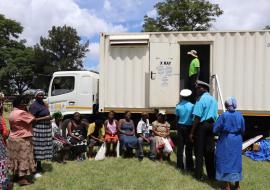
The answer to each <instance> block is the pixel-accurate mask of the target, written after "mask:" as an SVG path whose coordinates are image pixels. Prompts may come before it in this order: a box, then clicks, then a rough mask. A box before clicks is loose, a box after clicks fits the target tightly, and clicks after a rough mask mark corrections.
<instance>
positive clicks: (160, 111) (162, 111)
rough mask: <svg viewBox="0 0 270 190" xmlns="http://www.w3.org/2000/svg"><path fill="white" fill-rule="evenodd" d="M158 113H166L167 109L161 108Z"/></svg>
mask: <svg viewBox="0 0 270 190" xmlns="http://www.w3.org/2000/svg"><path fill="white" fill-rule="evenodd" d="M158 114H161V115H166V110H163V109H161V110H159V111H158Z"/></svg>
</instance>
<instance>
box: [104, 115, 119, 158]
mask: <svg viewBox="0 0 270 190" xmlns="http://www.w3.org/2000/svg"><path fill="white" fill-rule="evenodd" d="M104 126H105V142H106V146H107V152H106V155H107V156H116V146H117V143H118V121H117V120H116V119H114V112H113V111H110V112H109V115H108V119H107V120H106V121H105V123H104ZM111 146H112V151H111Z"/></svg>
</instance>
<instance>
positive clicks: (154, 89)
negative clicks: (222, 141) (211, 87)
mask: <svg viewBox="0 0 270 190" xmlns="http://www.w3.org/2000/svg"><path fill="white" fill-rule="evenodd" d="M191 49H195V50H197V52H198V55H199V59H200V61H201V77H202V80H204V81H206V82H210V78H211V76H212V75H218V77H219V80H220V87H221V90H222V93H223V96H224V98H226V97H229V96H234V97H236V99H237V100H238V109H239V110H240V111H242V112H243V113H244V114H245V115H250V116H257V115H261V116H267V115H270V98H269V95H270V85H269V84H268V82H269V81H270V31H227V32H226V31H224V32H213V31H211V32H209V31H205V32H169V33H165V32H161V33H124V34H105V33H102V34H101V36H100V65H101V70H100V72H101V75H100V86H99V87H100V88H99V89H100V96H99V98H100V99H99V104H100V111H109V110H115V111H117V112H123V111H125V110H131V111H133V112H142V111H153V109H154V108H164V109H167V110H168V111H173V109H174V108H175V105H176V104H177V103H178V102H179V91H180V89H182V88H184V87H185V86H186V82H187V73H188V67H189V63H190V60H188V57H187V55H186V54H187V51H190V50H191ZM219 107H220V109H221V104H220V105H219Z"/></svg>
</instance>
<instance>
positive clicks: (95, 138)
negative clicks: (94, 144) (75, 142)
mask: <svg viewBox="0 0 270 190" xmlns="http://www.w3.org/2000/svg"><path fill="white" fill-rule="evenodd" d="M89 137H90V139H94V140H95V141H99V142H100V141H102V140H101V139H99V138H97V137H95V136H93V135H90V136H89Z"/></svg>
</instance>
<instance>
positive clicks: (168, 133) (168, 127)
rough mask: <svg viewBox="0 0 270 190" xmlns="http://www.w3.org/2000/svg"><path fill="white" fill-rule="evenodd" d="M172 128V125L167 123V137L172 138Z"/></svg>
mask: <svg viewBox="0 0 270 190" xmlns="http://www.w3.org/2000/svg"><path fill="white" fill-rule="evenodd" d="M170 128H171V126H170V124H169V123H167V125H166V137H169V136H170V134H171V133H170Z"/></svg>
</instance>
